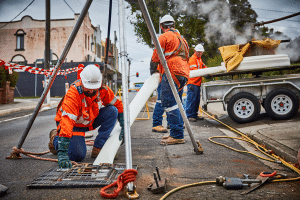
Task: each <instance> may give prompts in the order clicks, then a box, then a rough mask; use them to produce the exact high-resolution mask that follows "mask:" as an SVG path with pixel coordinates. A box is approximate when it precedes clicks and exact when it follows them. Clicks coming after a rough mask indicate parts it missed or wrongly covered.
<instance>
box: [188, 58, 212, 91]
mask: <svg viewBox="0 0 300 200" xmlns="http://www.w3.org/2000/svg"><path fill="white" fill-rule="evenodd" d="M189 66H190V70H197V69H204V68H207V67H206V66H205V65H204V63H203V61H202V59H201V57H197V56H196V54H195V53H194V54H193V55H192V57H191V58H190V60H189ZM201 82H202V77H194V78H190V79H189V81H188V83H187V85H189V84H193V85H197V86H201Z"/></svg>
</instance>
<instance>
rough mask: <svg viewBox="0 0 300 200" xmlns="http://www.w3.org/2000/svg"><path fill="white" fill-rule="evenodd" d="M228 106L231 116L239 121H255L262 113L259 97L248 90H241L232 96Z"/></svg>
mask: <svg viewBox="0 0 300 200" xmlns="http://www.w3.org/2000/svg"><path fill="white" fill-rule="evenodd" d="M227 108H228V115H229V117H230V118H231V119H232V120H233V121H235V122H237V123H247V122H251V121H254V120H255V119H256V118H257V116H258V115H259V114H260V103H259V101H258V99H257V98H256V97H255V96H254V95H253V94H251V93H248V92H240V93H238V94H236V95H234V96H233V97H231V98H230V100H229V102H228V104H227Z"/></svg>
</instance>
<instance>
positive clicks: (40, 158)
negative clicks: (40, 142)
mask: <svg viewBox="0 0 300 200" xmlns="http://www.w3.org/2000/svg"><path fill="white" fill-rule="evenodd" d="M49 152H50V151H49V150H48V151H45V152H41V153H33V152H29V151H24V150H23V149H22V148H21V149H17V147H13V154H18V153H22V154H24V155H25V156H28V157H31V158H35V159H38V160H45V161H53V162H58V160H57V159H52V158H42V157H38V156H34V155H44V154H47V153H49ZM71 163H72V164H74V165H78V164H77V163H76V162H74V161H71Z"/></svg>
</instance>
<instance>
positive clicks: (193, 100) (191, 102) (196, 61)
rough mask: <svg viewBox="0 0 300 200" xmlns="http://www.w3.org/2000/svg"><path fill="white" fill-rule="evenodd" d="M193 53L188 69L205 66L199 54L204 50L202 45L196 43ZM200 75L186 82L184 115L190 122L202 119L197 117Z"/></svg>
mask: <svg viewBox="0 0 300 200" xmlns="http://www.w3.org/2000/svg"><path fill="white" fill-rule="evenodd" d="M194 52H195V53H194V54H193V55H192V57H191V58H190V59H189V66H190V70H197V69H203V68H207V67H206V66H205V65H204V63H203V62H202V59H201V56H202V54H203V52H204V47H203V46H202V45H201V44H198V45H197V46H196V47H195V49H194ZM201 82H202V77H195V78H190V79H189V81H188V83H187V95H186V96H187V98H186V116H187V118H188V119H189V121H190V122H196V121H197V120H203V117H198V110H199V104H200V95H201V93H200V91H201V90H200V86H201Z"/></svg>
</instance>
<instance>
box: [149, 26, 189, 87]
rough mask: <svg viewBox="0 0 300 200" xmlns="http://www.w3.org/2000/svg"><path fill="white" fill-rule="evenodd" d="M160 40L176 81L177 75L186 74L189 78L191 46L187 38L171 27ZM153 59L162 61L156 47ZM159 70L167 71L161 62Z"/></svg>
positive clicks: (153, 60)
mask: <svg viewBox="0 0 300 200" xmlns="http://www.w3.org/2000/svg"><path fill="white" fill-rule="evenodd" d="M158 40H159V43H160V45H161V48H162V50H163V53H164V56H165V58H166V60H167V64H168V67H169V70H170V72H171V75H172V77H173V79H174V80H175V82H176V80H177V79H176V78H175V75H179V76H184V77H186V78H187V79H188V78H189V74H190V68H189V66H188V58H189V56H188V52H189V48H188V44H187V42H186V40H185V39H184V38H183V37H182V36H181V35H180V33H179V32H178V31H177V30H175V29H170V30H169V31H167V32H165V33H164V34H162V35H161V36H159V38H158ZM151 61H152V62H155V63H160V59H159V56H158V54H157V50H156V49H154V51H153V54H152V59H151ZM158 70H159V72H160V73H161V74H164V73H165V72H164V69H163V66H162V65H161V64H160V65H159V66H158Z"/></svg>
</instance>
